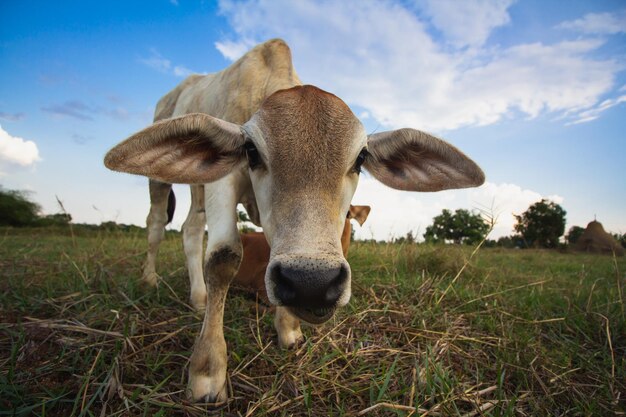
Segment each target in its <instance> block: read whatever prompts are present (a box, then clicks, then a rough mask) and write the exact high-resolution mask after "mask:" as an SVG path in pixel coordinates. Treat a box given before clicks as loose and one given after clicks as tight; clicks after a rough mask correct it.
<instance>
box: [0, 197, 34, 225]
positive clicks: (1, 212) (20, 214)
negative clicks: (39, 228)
mask: <svg viewBox="0 0 626 417" xmlns="http://www.w3.org/2000/svg"><path fill="white" fill-rule="evenodd" d="M40 209H41V208H40V207H39V205H38V204H37V203H34V202H32V201H30V200H29V199H28V197H27V196H26V193H24V192H23V191H15V190H4V189H2V188H0V225H2V226H16V227H20V226H30V225H34V224H35V223H36V222H37V220H38V219H39V211H40Z"/></svg>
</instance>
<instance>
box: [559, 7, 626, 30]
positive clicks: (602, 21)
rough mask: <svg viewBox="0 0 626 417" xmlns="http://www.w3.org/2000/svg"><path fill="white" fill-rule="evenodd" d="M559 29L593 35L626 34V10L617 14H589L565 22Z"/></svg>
mask: <svg viewBox="0 0 626 417" xmlns="http://www.w3.org/2000/svg"><path fill="white" fill-rule="evenodd" d="M557 28H559V29H569V30H574V31H576V32H582V33H586V34H593V35H614V34H617V33H626V10H621V11H619V12H616V13H588V14H586V15H585V16H583V17H582V18H581V19H576V20H571V21H567V22H563V23H561V24H559V25H558V26H557Z"/></svg>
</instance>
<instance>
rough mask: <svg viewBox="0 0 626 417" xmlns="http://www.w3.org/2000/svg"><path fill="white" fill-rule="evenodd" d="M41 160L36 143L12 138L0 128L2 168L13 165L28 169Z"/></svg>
mask: <svg viewBox="0 0 626 417" xmlns="http://www.w3.org/2000/svg"><path fill="white" fill-rule="evenodd" d="M40 160H41V158H40V157H39V150H38V149H37V145H36V144H35V142H33V141H30V140H24V139H22V138H18V137H15V136H11V135H10V134H9V133H8V132H7V131H5V130H4V129H2V126H0V166H1V165H4V164H11V165H20V166H23V167H27V166H30V165H33V164H34V163H35V162H37V161H40ZM3 163H4V164H3Z"/></svg>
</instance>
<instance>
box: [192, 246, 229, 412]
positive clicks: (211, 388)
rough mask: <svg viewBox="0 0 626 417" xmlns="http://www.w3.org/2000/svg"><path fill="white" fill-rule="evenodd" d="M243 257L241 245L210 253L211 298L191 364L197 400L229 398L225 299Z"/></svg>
mask: <svg viewBox="0 0 626 417" xmlns="http://www.w3.org/2000/svg"><path fill="white" fill-rule="evenodd" d="M240 261H241V245H239V247H234V246H231V245H224V246H220V247H217V248H216V249H215V250H214V251H213V252H212V253H210V254H208V256H207V263H206V266H205V276H206V277H207V281H208V285H207V291H208V300H207V306H206V309H205V313H204V323H203V325H202V330H201V331H200V335H199V336H198V338H197V339H196V343H195V345H194V349H193V354H192V355H191V363H190V365H189V386H190V389H191V395H192V398H193V400H195V401H203V402H209V403H215V402H222V401H226V399H227V398H228V392H227V385H226V365H227V362H228V357H227V353H226V341H225V340H224V302H225V300H226V293H227V292H228V284H229V283H230V280H231V279H232V277H233V276H234V275H235V273H236V272H237V268H238V267H239V262H240Z"/></svg>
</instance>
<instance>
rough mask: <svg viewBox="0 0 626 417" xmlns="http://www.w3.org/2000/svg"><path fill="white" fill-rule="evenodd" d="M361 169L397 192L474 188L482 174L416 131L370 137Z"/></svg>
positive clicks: (456, 153) (443, 145) (449, 148)
mask: <svg viewBox="0 0 626 417" xmlns="http://www.w3.org/2000/svg"><path fill="white" fill-rule="evenodd" d="M367 148H368V151H369V155H368V157H367V158H366V159H365V162H364V164H363V167H364V168H365V169H367V170H368V171H369V172H370V173H371V174H372V175H373V176H374V177H375V178H376V179H377V180H379V181H380V182H382V183H383V184H385V185H388V186H390V187H392V188H396V189H398V190H407V191H440V190H446V189H450V188H467V187H477V186H479V185H481V184H482V183H483V182H485V174H484V173H483V171H482V170H481V169H480V168H479V167H478V165H476V163H475V162H474V161H472V160H471V159H469V158H468V157H467V156H466V155H465V154H464V153H463V152H461V151H460V150H458V149H457V148H455V147H454V146H452V145H450V144H449V143H447V142H445V141H443V140H441V139H438V138H436V137H434V136H431V135H429V134H427V133H424V132H421V131H419V130H415V129H399V130H394V131H389V132H382V133H376V134H373V135H370V136H369V138H368V146H367Z"/></svg>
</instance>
